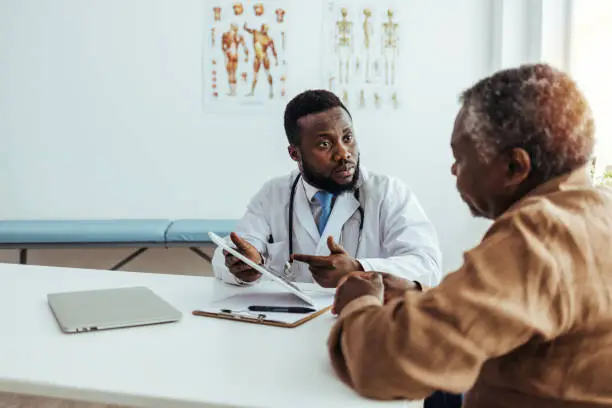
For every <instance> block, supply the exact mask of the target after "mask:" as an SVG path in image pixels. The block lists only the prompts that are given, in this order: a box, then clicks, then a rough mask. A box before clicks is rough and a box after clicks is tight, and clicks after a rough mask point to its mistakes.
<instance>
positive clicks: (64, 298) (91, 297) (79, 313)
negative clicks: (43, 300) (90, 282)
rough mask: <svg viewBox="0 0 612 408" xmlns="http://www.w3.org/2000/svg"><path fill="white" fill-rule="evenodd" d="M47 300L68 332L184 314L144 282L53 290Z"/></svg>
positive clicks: (161, 320) (163, 320) (170, 318)
mask: <svg viewBox="0 0 612 408" xmlns="http://www.w3.org/2000/svg"><path fill="white" fill-rule="evenodd" d="M47 300H48V302H49V306H50V307H51V310H52V311H53V314H54V315H55V318H56V319H57V322H58V323H59V325H60V327H61V329H62V330H63V331H65V332H80V331H91V330H103V329H111V328H118V327H128V326H140V325H145V324H154V323H167V322H173V321H178V320H180V319H181V317H182V314H181V312H179V311H178V310H177V309H175V308H174V307H172V306H171V305H170V304H169V303H168V302H166V301H165V300H163V299H162V298H161V297H159V296H158V295H156V294H155V293H154V292H153V291H152V290H151V289H149V288H146V287H142V286H137V287H126V288H112V289H98V290H88V291H78V292H64V293H50V294H48V295H47Z"/></svg>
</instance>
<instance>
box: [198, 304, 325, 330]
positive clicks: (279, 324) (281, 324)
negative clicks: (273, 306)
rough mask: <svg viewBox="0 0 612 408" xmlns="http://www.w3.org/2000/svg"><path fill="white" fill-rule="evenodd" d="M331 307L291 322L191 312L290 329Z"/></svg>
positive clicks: (233, 314) (200, 311) (199, 311)
mask: <svg viewBox="0 0 612 408" xmlns="http://www.w3.org/2000/svg"><path fill="white" fill-rule="evenodd" d="M331 308H332V307H331V306H327V307H326V308H324V309H321V310H317V311H316V312H313V313H309V314H308V315H306V316H305V317H304V318H302V319H299V320H297V321H295V322H292V323H285V322H279V321H276V320H266V318H264V317H254V316H253V317H250V316H245V315H242V314H238V313H223V312H219V313H213V312H205V311H202V310H194V311H193V312H192V314H193V315H194V316H203V317H214V318H217V319H225V320H234V321H239V322H244V323H253V324H263V325H265V326H275V327H286V328H290V329H292V328H294V327H298V326H300V325H302V324H304V323H306V322H308V321H310V320H312V319H314V318H315V317H317V316H320V315H322V314H323V313H325V312H327V311H328V310H330V309H331Z"/></svg>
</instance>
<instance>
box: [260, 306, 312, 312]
mask: <svg viewBox="0 0 612 408" xmlns="http://www.w3.org/2000/svg"><path fill="white" fill-rule="evenodd" d="M248 309H249V310H250V311H251V312H276V313H312V312H316V310H315V309H311V308H309V307H299V306H249V308H248Z"/></svg>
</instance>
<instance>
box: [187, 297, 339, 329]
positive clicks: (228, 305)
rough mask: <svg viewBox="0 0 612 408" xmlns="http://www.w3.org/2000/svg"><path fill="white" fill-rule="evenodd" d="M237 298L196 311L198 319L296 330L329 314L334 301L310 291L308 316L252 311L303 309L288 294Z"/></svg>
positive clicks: (297, 299) (301, 303) (295, 299)
mask: <svg viewBox="0 0 612 408" xmlns="http://www.w3.org/2000/svg"><path fill="white" fill-rule="evenodd" d="M246 291H247V292H246V293H239V294H234V295H232V296H228V297H225V298H221V299H217V300H214V301H212V302H210V303H209V304H208V305H206V307H204V308H202V309H201V310H194V311H193V314H194V315H195V316H205V317H215V318H220V319H226V320H235V321H241V322H246V323H257V324H263V325H269V326H278V327H297V326H299V325H301V324H303V323H305V322H307V321H309V320H311V319H313V318H315V317H317V316H320V315H321V314H323V313H325V312H327V311H328V310H329V309H330V308H331V305H332V303H333V301H334V293H333V292H329V291H308V294H309V297H310V299H311V300H312V302H313V304H312V305H311V306H312V311H311V312H308V313H280V312H256V311H251V310H249V308H250V307H252V306H254V305H265V306H277V307H302V308H303V307H304V302H303V301H302V300H300V299H299V298H297V297H296V296H294V295H293V294H291V293H289V292H270V291H266V292H260V291H257V292H251V291H249V288H246Z"/></svg>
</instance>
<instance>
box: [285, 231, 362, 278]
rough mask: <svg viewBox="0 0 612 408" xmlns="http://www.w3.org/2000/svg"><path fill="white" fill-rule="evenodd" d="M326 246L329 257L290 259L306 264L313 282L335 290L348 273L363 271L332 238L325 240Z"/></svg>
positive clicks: (294, 255) (299, 255) (298, 256)
mask: <svg viewBox="0 0 612 408" xmlns="http://www.w3.org/2000/svg"><path fill="white" fill-rule="evenodd" d="M327 246H328V248H329V251H330V255H329V256H317V255H305V254H293V255H292V258H293V260H294V261H300V262H305V263H307V264H308V265H309V266H310V272H311V273H312V277H313V278H314V280H315V281H316V282H317V283H318V284H319V285H321V286H322V287H324V288H335V287H336V286H338V283H339V282H340V279H342V278H343V277H344V276H346V275H348V274H349V273H350V272H354V271H363V267H362V266H361V264H360V263H359V261H357V260H356V259H355V258H353V257H352V256H350V255H349V254H348V253H347V252H346V250H345V249H344V248H343V247H342V245H339V244H337V243H336V242H335V241H334V238H333V237H332V236H330V237H329V238H327Z"/></svg>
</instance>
